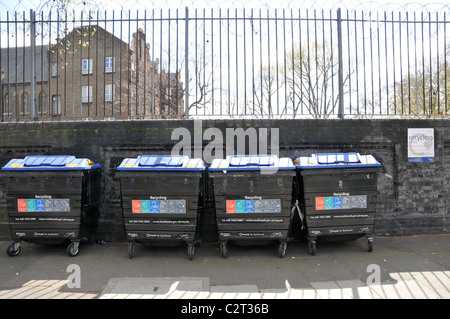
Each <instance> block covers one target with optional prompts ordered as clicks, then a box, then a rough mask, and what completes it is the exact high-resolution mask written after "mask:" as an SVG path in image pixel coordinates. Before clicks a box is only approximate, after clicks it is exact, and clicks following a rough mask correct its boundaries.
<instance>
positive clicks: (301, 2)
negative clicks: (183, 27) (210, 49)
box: [0, 0, 450, 15]
mask: <svg viewBox="0 0 450 319" xmlns="http://www.w3.org/2000/svg"><path fill="white" fill-rule="evenodd" d="M46 1H48V0H0V14H1V15H3V14H5V12H6V11H9V12H13V11H16V10H17V11H19V12H20V11H22V12H23V11H26V12H28V11H29V10H30V9H36V7H38V6H39V5H40V4H41V3H43V2H46ZM85 1H86V0H73V1H72V2H73V3H75V4H76V5H75V8H76V9H79V8H82V7H83V5H82V3H83V2H85ZM87 2H88V3H89V2H91V3H95V4H96V9H98V10H99V11H104V10H108V11H109V10H131V11H136V10H142V9H144V8H146V9H148V10H151V9H156V10H160V9H162V10H165V9H179V10H180V9H184V8H185V7H189V8H198V9H203V8H207V9H218V8H222V10H223V9H226V8H233V9H234V8H236V9H242V8H248V9H251V8H253V9H269V10H274V9H283V8H284V9H291V8H292V9H302V10H303V9H305V10H306V9H324V10H337V9H338V8H341V9H343V10H349V11H353V10H354V11H362V10H364V11H387V12H390V11H398V10H402V11H410V12H411V11H418V10H419V11H423V12H431V13H434V12H436V11H442V10H448V11H449V12H450V2H449V1H448V0H435V1H430V0H377V1H372V0H280V1H270V0H153V1H149V0H113V1H111V0H87Z"/></svg>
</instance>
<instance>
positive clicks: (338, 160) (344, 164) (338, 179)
mask: <svg viewBox="0 0 450 319" xmlns="http://www.w3.org/2000/svg"><path fill="white" fill-rule="evenodd" d="M380 166H381V165H380V163H378V162H377V161H376V160H375V158H373V156H371V155H360V154H358V153H331V154H329V153H327V154H313V155H311V156H310V157H303V158H298V159H297V160H296V167H297V169H298V170H297V174H298V175H297V176H298V180H299V185H300V187H299V189H300V193H301V194H300V196H299V197H300V199H301V206H302V207H303V210H304V214H305V220H306V230H307V236H308V243H309V248H310V252H311V254H312V255H314V254H315V253H316V247H315V244H316V239H317V238H318V237H322V236H323V237H325V238H326V239H330V240H336V239H337V240H339V239H357V238H359V237H363V236H365V237H366V240H367V249H368V250H369V251H372V249H373V233H374V221H375V213H376V202H377V180H378V172H379V171H381V167H380ZM325 238H324V239H325Z"/></svg>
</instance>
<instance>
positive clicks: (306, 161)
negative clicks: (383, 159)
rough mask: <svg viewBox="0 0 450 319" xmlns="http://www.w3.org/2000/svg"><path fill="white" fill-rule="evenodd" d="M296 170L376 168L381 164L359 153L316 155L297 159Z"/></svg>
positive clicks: (369, 156)
mask: <svg viewBox="0 0 450 319" xmlns="http://www.w3.org/2000/svg"><path fill="white" fill-rule="evenodd" d="M295 166H296V167H297V168H303V169H310V168H346V167H378V166H381V164H380V163H379V162H378V161H377V160H376V159H375V157H373V156H372V155H361V154H359V153H318V154H312V155H310V156H309V157H298V158H297V159H296V160H295Z"/></svg>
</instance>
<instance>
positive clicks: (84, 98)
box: [81, 85, 92, 103]
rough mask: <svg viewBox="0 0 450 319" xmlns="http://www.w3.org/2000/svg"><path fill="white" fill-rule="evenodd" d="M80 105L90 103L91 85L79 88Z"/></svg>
mask: <svg viewBox="0 0 450 319" xmlns="http://www.w3.org/2000/svg"><path fill="white" fill-rule="evenodd" d="M81 103H92V85H89V86H88V85H84V86H83V87H82V88H81Z"/></svg>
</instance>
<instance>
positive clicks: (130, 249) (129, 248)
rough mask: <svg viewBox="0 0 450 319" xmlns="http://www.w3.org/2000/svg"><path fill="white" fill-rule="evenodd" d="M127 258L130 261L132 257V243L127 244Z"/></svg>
mask: <svg viewBox="0 0 450 319" xmlns="http://www.w3.org/2000/svg"><path fill="white" fill-rule="evenodd" d="M128 256H129V257H130V259H131V258H133V257H134V244H132V243H129V244H128Z"/></svg>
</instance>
